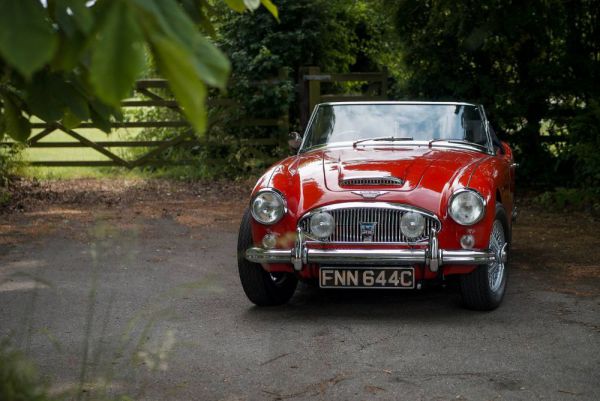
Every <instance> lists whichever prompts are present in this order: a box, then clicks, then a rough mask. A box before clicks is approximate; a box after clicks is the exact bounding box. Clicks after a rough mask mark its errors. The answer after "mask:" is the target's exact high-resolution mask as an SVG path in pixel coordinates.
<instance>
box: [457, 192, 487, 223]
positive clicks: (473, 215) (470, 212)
mask: <svg viewBox="0 0 600 401" xmlns="http://www.w3.org/2000/svg"><path fill="white" fill-rule="evenodd" d="M448 213H450V217H452V219H454V221H456V222H457V223H458V224H461V225H463V226H470V225H473V224H475V223H477V222H478V221H480V220H481V219H482V218H483V215H484V214H485V201H484V200H483V197H482V196H481V195H479V193H478V192H476V191H474V190H472V189H462V190H459V191H457V192H455V193H454V195H452V198H450V203H449V204H448Z"/></svg>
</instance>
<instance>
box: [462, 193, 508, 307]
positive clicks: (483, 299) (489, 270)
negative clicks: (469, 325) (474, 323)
mask: <svg viewBox="0 0 600 401" xmlns="http://www.w3.org/2000/svg"><path fill="white" fill-rule="evenodd" d="M509 238H510V233H509V231H508V219H507V217H506V211H505V210H504V207H503V206H502V205H501V204H500V203H497V204H496V218H495V219H494V223H493V226H492V231H491V234H490V242H489V248H490V249H492V250H494V251H499V250H500V249H502V247H503V246H504V244H505V243H507V242H508V241H509ZM508 248H509V247H507V249H508ZM507 252H508V250H507ZM507 278H508V263H502V262H494V263H490V264H488V265H481V266H479V267H478V268H477V269H475V270H474V271H473V272H472V273H470V274H465V275H462V276H460V292H461V295H462V299H463V303H464V306H465V307H466V308H468V309H473V310H482V311H485V310H493V309H496V308H497V307H498V306H499V305H500V303H501V302H502V298H503V297H504V293H505V292H506V281H507Z"/></svg>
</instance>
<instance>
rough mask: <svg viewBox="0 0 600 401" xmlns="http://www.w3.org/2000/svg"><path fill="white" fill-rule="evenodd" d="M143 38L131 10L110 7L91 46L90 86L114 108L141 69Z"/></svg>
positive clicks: (121, 5)
mask: <svg viewBox="0 0 600 401" xmlns="http://www.w3.org/2000/svg"><path fill="white" fill-rule="evenodd" d="M142 41H143V35H142V31H141V29H140V26H139V24H138V21H137V19H136V18H135V15H134V14H133V12H132V9H131V8H130V7H128V6H127V4H126V3H124V2H123V1H120V0H118V1H114V2H112V3H111V4H110V8H109V9H108V10H107V12H106V15H105V16H104V19H103V21H102V23H101V25H100V27H99V30H98V33H97V40H96V41H95V43H94V44H93V52H92V62H91V65H90V83H91V84H92V86H93V88H94V91H95V92H96V94H97V95H98V97H99V98H100V99H101V100H103V101H104V102H106V103H108V104H110V105H112V106H114V107H118V106H119V105H120V103H121V100H122V99H123V98H125V97H126V96H127V95H128V94H129V92H130V90H131V88H132V87H133V84H134V82H135V79H136V78H137V77H138V76H139V74H140V73H141V72H142V70H143V68H144V65H145V57H144V49H143V47H142Z"/></svg>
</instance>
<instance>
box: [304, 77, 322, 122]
mask: <svg viewBox="0 0 600 401" xmlns="http://www.w3.org/2000/svg"><path fill="white" fill-rule="evenodd" d="M320 73H321V69H320V68H319V67H301V68H300V79H299V82H300V125H301V128H303V129H304V128H306V125H307V124H308V119H309V118H310V115H311V113H312V112H313V109H314V108H315V106H316V105H317V104H318V103H319V102H320V101H321V82H320V81H319V80H315V79H310V78H308V77H306V76H311V75H312V76H314V75H319V74H320Z"/></svg>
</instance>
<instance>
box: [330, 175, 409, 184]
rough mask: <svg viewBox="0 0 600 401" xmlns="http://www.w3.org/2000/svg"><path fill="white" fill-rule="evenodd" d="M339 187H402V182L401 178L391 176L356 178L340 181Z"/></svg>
mask: <svg viewBox="0 0 600 401" xmlns="http://www.w3.org/2000/svg"><path fill="white" fill-rule="evenodd" d="M340 185H341V186H343V187H355V186H390V185H404V180H403V179H402V178H398V177H392V176H388V177H356V178H346V179H343V180H340Z"/></svg>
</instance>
